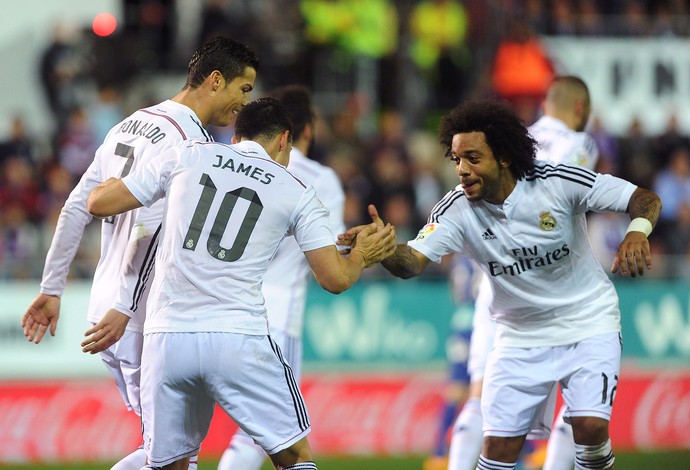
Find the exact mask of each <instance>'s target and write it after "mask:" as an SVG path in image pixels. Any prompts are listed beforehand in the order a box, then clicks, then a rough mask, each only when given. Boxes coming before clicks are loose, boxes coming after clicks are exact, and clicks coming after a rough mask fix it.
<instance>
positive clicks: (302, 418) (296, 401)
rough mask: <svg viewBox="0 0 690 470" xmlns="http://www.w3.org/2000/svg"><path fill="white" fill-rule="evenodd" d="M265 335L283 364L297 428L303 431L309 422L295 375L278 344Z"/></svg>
mask: <svg viewBox="0 0 690 470" xmlns="http://www.w3.org/2000/svg"><path fill="white" fill-rule="evenodd" d="M267 337H268V342H269V343H270V344H271V348H272V349H273V352H274V353H275V355H276V357H278V360H279V361H280V363H281V364H283V369H284V370H285V380H286V381H287V384H288V389H289V390H290V394H291V395H292V404H293V406H294V407H295V414H297V422H298V424H299V428H300V429H301V430H302V431H304V430H306V429H307V428H309V426H310V425H311V424H310V423H309V415H308V414H307V408H306V406H305V405H304V400H303V399H302V393H300V391H299V387H298V386H297V381H296V380H295V376H294V374H293V373H292V368H291V367H290V366H289V365H288V364H287V363H286V362H285V360H284V359H283V353H282V352H281V351H280V347H278V344H277V343H276V342H275V341H273V339H271V336H270V335H268V336H267Z"/></svg>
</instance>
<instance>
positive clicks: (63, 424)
mask: <svg viewBox="0 0 690 470" xmlns="http://www.w3.org/2000/svg"><path fill="white" fill-rule="evenodd" d="M140 444H141V428H140V425H139V420H138V418H137V417H136V416H135V415H134V414H133V413H131V412H128V411H127V409H126V408H125V405H124V402H123V401H122V398H121V397H120V395H119V393H118V392H117V389H116V388H115V385H114V384H112V383H111V382H109V381H108V382H103V381H98V382H81V381H80V382H74V381H65V382H59V383H54V384H51V385H42V386H26V387H14V388H11V387H7V388H5V389H4V390H2V391H1V392H0V460H2V461H15V462H22V461H32V460H44V461H49V460H85V459H88V460H113V459H117V458H121V457H122V456H123V455H126V454H128V453H130V452H131V451H132V450H133V449H135V448H136V447H137V446H138V445H140Z"/></svg>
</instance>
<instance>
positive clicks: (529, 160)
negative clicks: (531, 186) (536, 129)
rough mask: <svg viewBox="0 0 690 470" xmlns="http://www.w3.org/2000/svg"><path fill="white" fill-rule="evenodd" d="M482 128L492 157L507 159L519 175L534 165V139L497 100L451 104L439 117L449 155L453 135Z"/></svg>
mask: <svg viewBox="0 0 690 470" xmlns="http://www.w3.org/2000/svg"><path fill="white" fill-rule="evenodd" d="M469 132H483V133H484V137H485V139H486V143H487V145H488V146H489V147H490V148H491V151H492V152H493V154H494V158H496V159H498V158H499V157H501V156H505V157H507V158H509V159H510V172H511V173H512V174H513V176H515V178H516V179H522V178H523V177H524V176H525V173H527V172H528V171H529V170H531V169H532V168H534V157H535V155H536V152H537V142H536V140H534V138H532V136H531V135H530V134H529V132H528V131H527V127H525V125H524V123H523V122H522V120H521V119H520V118H519V117H518V116H517V114H515V111H513V109H512V108H511V107H510V106H509V105H507V104H505V103H503V102H500V101H496V100H483V101H468V102H465V103H463V104H460V105H458V106H457V107H455V108H453V109H452V110H451V111H450V113H449V114H447V115H446V116H444V117H443V118H442V119H441V125H440V128H439V139H440V142H441V144H442V145H443V146H445V147H446V149H447V151H446V157H450V149H451V144H452V142H453V136H455V135H456V134H464V133H469Z"/></svg>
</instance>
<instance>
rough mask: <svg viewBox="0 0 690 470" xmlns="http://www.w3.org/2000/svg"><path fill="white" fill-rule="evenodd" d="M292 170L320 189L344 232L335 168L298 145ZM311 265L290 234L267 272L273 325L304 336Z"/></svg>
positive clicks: (341, 195) (266, 288) (332, 218)
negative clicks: (311, 156)
mask: <svg viewBox="0 0 690 470" xmlns="http://www.w3.org/2000/svg"><path fill="white" fill-rule="evenodd" d="M288 170H290V172H291V173H292V174H293V175H295V176H296V177H297V178H299V179H300V180H301V181H303V182H304V183H307V184H310V185H312V186H313V187H314V189H315V190H316V195H317V196H318V198H319V200H321V202H322V203H323V205H324V206H325V207H326V209H328V211H329V212H330V216H329V220H330V227H331V230H332V231H333V233H334V234H338V233H343V232H344V231H345V224H344V223H343V211H344V205H345V193H344V192H343V188H342V185H341V183H340V179H339V178H338V175H337V174H336V173H335V171H333V170H332V169H331V168H329V167H327V166H324V165H322V164H320V163H319V162H316V161H314V160H310V159H309V158H307V157H305V156H304V154H303V153H302V152H300V151H299V150H297V149H296V148H293V149H292V152H291V153H290V163H289V164H288ZM310 273H311V269H310V268H309V263H307V259H306V257H305V256H304V254H303V253H302V251H301V250H300V249H299V246H298V245H297V242H296V241H295V238H294V237H286V238H285V239H284V240H283V241H282V242H281V244H280V248H279V249H278V252H277V253H276V255H275V257H274V258H273V260H272V261H271V264H270V265H269V266H268V270H267V271H266V274H265V275H264V281H263V287H262V291H263V294H264V299H265V301H266V310H267V312H268V320H269V324H270V327H271V329H274V328H277V329H280V330H282V331H284V332H286V333H287V334H288V335H290V336H292V337H293V338H301V337H302V323H303V319H304V308H305V303H306V300H307V284H308V281H309V274H310Z"/></svg>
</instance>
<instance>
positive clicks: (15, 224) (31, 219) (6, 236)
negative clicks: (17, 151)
mask: <svg viewBox="0 0 690 470" xmlns="http://www.w3.org/2000/svg"><path fill="white" fill-rule="evenodd" d="M1 168H2V173H1V174H0V278H1V279H26V278H31V277H36V276H38V275H40V270H32V266H35V263H31V262H30V261H31V260H32V257H33V256H34V255H35V253H37V252H39V251H40V249H39V248H40V232H39V229H38V228H37V225H36V222H38V221H39V218H38V185H37V184H36V175H35V174H34V172H33V169H32V167H31V165H30V164H29V162H28V161H26V160H24V159H22V158H19V157H12V158H8V159H7V160H5V162H4V163H3V165H2V167H1Z"/></svg>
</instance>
